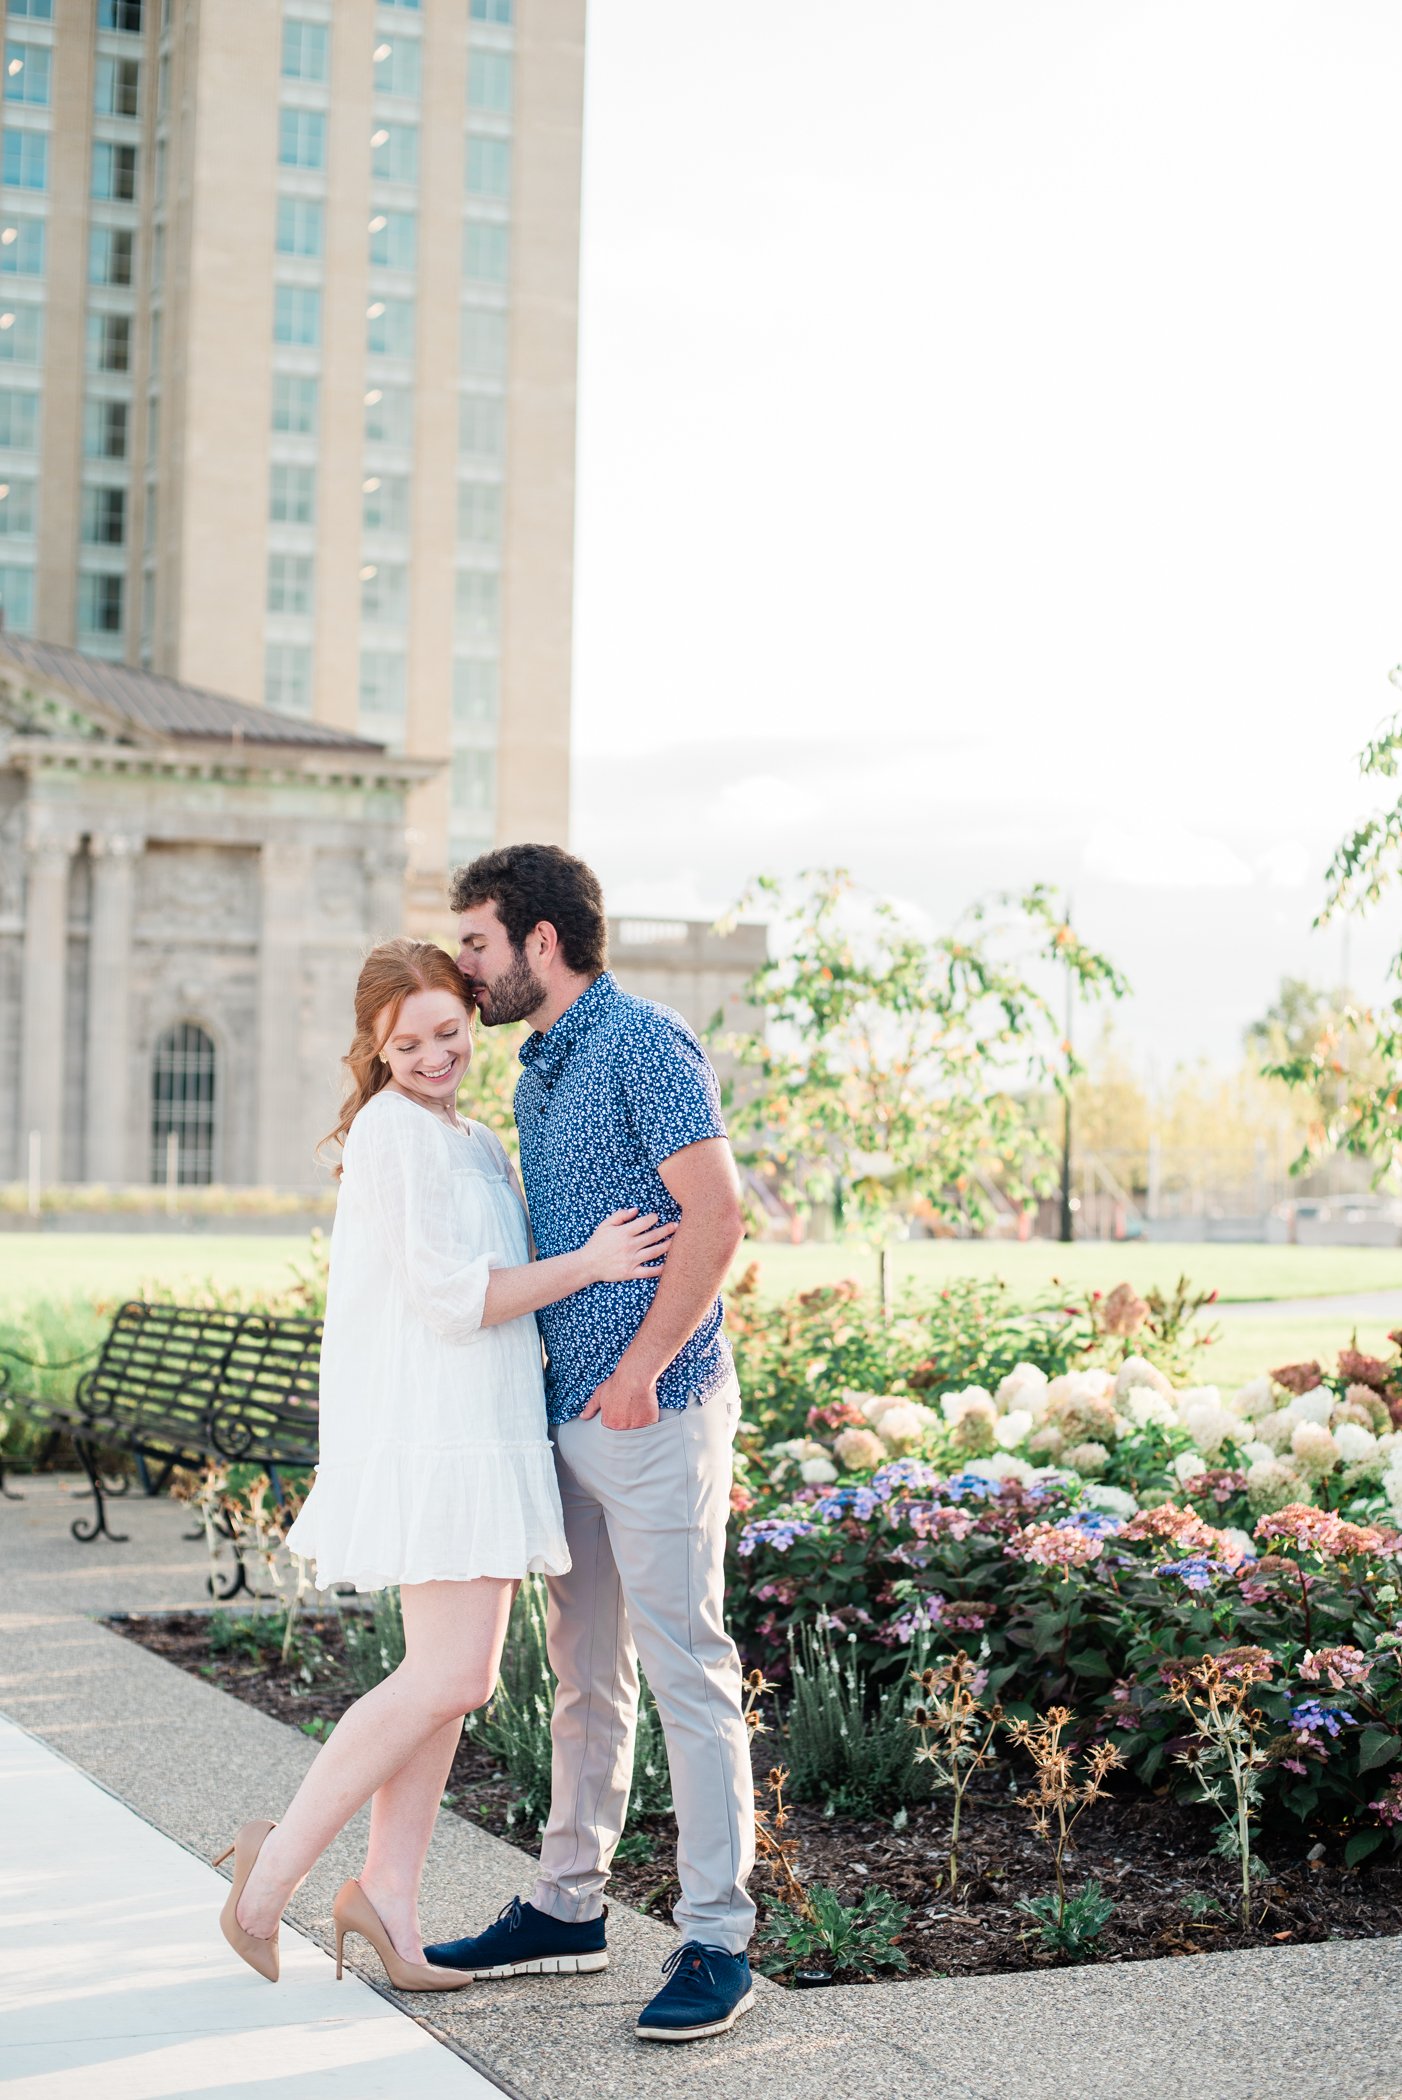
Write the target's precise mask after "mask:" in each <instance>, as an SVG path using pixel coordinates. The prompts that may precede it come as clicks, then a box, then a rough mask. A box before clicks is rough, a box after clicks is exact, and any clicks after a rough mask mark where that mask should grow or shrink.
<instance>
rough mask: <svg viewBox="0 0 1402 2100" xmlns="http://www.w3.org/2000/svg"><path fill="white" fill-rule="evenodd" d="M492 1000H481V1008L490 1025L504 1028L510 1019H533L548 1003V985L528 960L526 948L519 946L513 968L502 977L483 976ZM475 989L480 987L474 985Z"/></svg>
mask: <svg viewBox="0 0 1402 2100" xmlns="http://www.w3.org/2000/svg"><path fill="white" fill-rule="evenodd" d="M483 985H484V989H485V991H486V993H487V999H488V1004H487V1005H486V1006H485V1007H484V1006H483V1005H482V1004H481V1002H480V1000H479V1001H478V1005H477V1011H478V1013H479V1014H480V1015H481V1017H482V1020H483V1022H484V1023H485V1024H486V1026H487V1027H488V1028H501V1027H504V1026H505V1025H506V1023H507V1022H508V1021H529V1019H530V1017H531V1015H532V1014H533V1013H536V1012H538V1011H539V1009H540V1008H541V1007H542V1006H543V1005H544V1004H545V998H546V991H545V986H544V985H543V984H542V983H541V981H540V979H539V978H538V977H537V976H536V974H535V972H534V970H532V968H531V966H530V964H529V963H528V962H527V961H526V956H525V950H524V949H518V950H517V951H516V955H515V959H514V960H513V962H512V964H511V966H510V968H509V969H506V970H503V971H502V973H501V975H500V977H493V978H491V979H489V980H483ZM473 989H474V992H475V990H476V987H475V985H474V987H473Z"/></svg>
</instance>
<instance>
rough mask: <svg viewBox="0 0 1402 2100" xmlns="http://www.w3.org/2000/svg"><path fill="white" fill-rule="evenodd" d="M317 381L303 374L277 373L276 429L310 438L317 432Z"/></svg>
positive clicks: (275, 394) (274, 424)
mask: <svg viewBox="0 0 1402 2100" xmlns="http://www.w3.org/2000/svg"><path fill="white" fill-rule="evenodd" d="M317 391H318V387H317V381H316V380H315V379H312V378H309V377H307V376H306V374H304V373H301V372H274V374H273V429H274V430H286V431H289V432H291V433H292V434H293V435H294V436H296V437H309V436H310V435H311V434H312V433H313V432H314V431H315V429H316V411H317Z"/></svg>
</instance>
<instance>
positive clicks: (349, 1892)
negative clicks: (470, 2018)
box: [331, 1881, 472, 1991]
mask: <svg viewBox="0 0 1402 2100" xmlns="http://www.w3.org/2000/svg"><path fill="white" fill-rule="evenodd" d="M331 1915H332V1918H333V1919H334V1920H335V1925H336V1974H337V1975H338V1976H339V1975H340V1973H341V1955H342V1949H343V1948H344V1946H345V1943H346V1940H347V1937H348V1936H349V1935H350V1934H351V1933H353V1932H358V1933H359V1934H360V1937H361V1938H362V1939H363V1940H368V1941H369V1942H370V1945H371V1946H372V1947H373V1948H374V1950H375V1952H376V1953H377V1954H378V1955H379V1957H380V1961H381V1964H382V1965H383V1968H384V1972H385V1975H386V1976H387V1977H388V1978H389V1980H390V1982H391V1983H392V1984H393V1985H394V1988H395V1989H396V1990H397V1991H460V1990H461V1989H462V1987H463V1985H464V1984H466V1983H471V1981H472V1977H471V1974H470V1973H466V1974H465V1973H464V1972H463V1970H461V1969H435V1968H432V1967H430V1965H429V1964H428V1963H427V1962H422V1961H405V1959H404V1957H403V1955H402V1954H400V1952H399V1951H398V1949H397V1948H396V1946H395V1944H394V1942H393V1940H392V1939H391V1938H390V1936H389V1934H388V1933H387V1932H386V1931H385V1928H384V1923H383V1921H382V1919H381V1917H380V1914H379V1912H378V1911H377V1910H376V1908H375V1906H374V1904H373V1903H372V1902H371V1901H370V1898H369V1897H368V1896H367V1895H366V1893H365V1891H364V1889H363V1888H362V1887H361V1886H360V1883H359V1882H358V1881H346V1882H343V1883H342V1884H341V1886H340V1888H339V1889H338V1890H337V1891H336V1900H335V1902H334V1903H333V1904H332V1906H331Z"/></svg>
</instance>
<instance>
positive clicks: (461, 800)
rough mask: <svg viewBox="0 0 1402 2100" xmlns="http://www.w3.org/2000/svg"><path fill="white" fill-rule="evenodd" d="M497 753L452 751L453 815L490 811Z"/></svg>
mask: <svg viewBox="0 0 1402 2100" xmlns="http://www.w3.org/2000/svg"><path fill="white" fill-rule="evenodd" d="M496 771H497V764H496V755H495V753H493V752H491V751H455V752H454V753H453V767H452V786H451V789H450V794H451V797H452V804H453V815H454V816H455V817H461V816H467V815H469V814H473V813H482V812H485V811H487V810H490V809H491V808H492V807H493V805H494V803H495V801H496V792H497V781H496Z"/></svg>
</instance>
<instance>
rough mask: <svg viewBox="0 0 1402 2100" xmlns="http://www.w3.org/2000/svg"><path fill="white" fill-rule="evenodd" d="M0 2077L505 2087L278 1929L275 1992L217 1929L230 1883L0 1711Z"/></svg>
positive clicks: (32, 2089)
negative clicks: (0, 1842) (0, 1848)
mask: <svg viewBox="0 0 1402 2100" xmlns="http://www.w3.org/2000/svg"><path fill="white" fill-rule="evenodd" d="M0 1819H3V1829H4V1833H5V1839H4V1855H3V1861H0V2085H3V2086H4V2087H5V2088H6V2090H7V2092H8V2093H10V2094H12V2095H13V2096H14V2100H58V2096H59V2095H64V2094H69V2093H78V2092H81V2091H84V2090H89V2089H91V2090H92V2091H94V2092H99V2093H101V2094H102V2095H103V2100H174V2096H177V2095H181V2094H186V2093H190V2094H195V2093H198V2094H201V2095H205V2096H210V2100H213V2096H220V2100H253V2096H254V2095H259V2094H265V2093H267V2092H269V2091H281V2090H283V2089H284V2088H286V2089H287V2090H291V2088H292V2086H293V2085H294V2084H297V2085H300V2086H301V2087H302V2089H303V2090H304V2091H305V2092H307V2093H308V2094H317V2095H320V2094H323V2093H324V2094H326V2095H327V2096H328V2100H330V2096H333V2095H342V2096H344V2100H379V2096H381V2095H383V2096H384V2100H396V2096H399V2095H402V2094H404V2093H406V2092H410V2091H412V2092H413V2093H414V2095H415V2100H474V2096H486V2095H492V2094H496V2093H499V2091H500V2088H499V2087H496V2086H493V2085H490V2084H489V2083H488V2082H487V2080H486V2079H485V2078H483V2077H482V2076H481V2075H480V2074H479V2073H478V2072H476V2071H474V2070H473V2069H472V2068H471V2066H470V2065H469V2064H467V2063H465V2062H464V2061H463V2060H462V2058H461V2057H458V2056H455V2055H454V2054H453V2053H452V2052H451V2051H450V2050H448V2049H445V2048H442V2047H441V2046H440V2045H439V2044H438V2042H436V2041H435V2040H434V2039H433V2037H432V2036H431V2035H430V2034H428V2033H427V2032H426V2031H425V2030H424V2029H423V2028H422V2027H420V2026H417V2025H416V2024H415V2022H414V2021H412V2020H410V2019H406V2018H405V2016H404V2015H403V2014H402V2013H401V2012H400V2011H399V2010H398V2009H397V2007H396V2006H394V2005H393V2004H392V2003H391V2002H390V2001H389V2000H388V1999H387V1998H384V1997H381V1996H379V1995H378V1994H377V1993H376V1992H374V1991H372V1990H370V1989H369V1988H368V1986H367V1985H365V1984H364V1983H362V1982H361V1981H360V1980H359V1978H358V1977H354V1976H347V1977H345V1978H344V1979H343V1981H342V1982H340V1983H337V1982H336V1971H335V1964H334V1963H333V1961H332V1960H331V1957H330V1956H329V1955H328V1954H326V1953H323V1951H322V1950H321V1949H320V1948H319V1947H317V1946H316V1945H315V1944H314V1943H313V1942H312V1941H311V1940H308V1939H304V1938H303V1937H302V1936H301V1934H300V1933H297V1932H295V1931H289V1930H287V1929H284V1931H283V1933H282V1936H281V1951H282V1975H281V1978H280V1980H279V1982H278V1983H277V1985H276V1986H275V1987H273V1986H270V1985H268V1984H266V1983H265V1982H263V1980H262V1978H261V1977H258V1976H255V1975H254V1974H253V1973H252V1971H251V1970H249V1969H246V1968H244V1967H243V1965H242V1964H241V1963H240V1962H239V1961H238V1960H237V1959H236V1957H235V1956H234V1955H233V1954H232V1953H231V1951H230V1949H229V1948H228V1947H227V1946H226V1945H225V1943H224V1940H223V1937H222V1936H221V1934H220V1931H219V1926H218V1913H219V1907H220V1905H221V1904H222V1902H223V1900H224V1895H225V1890H226V1885H225V1883H224V1881H223V1879H222V1877H221V1876H219V1875H218V1874H215V1873H214V1872H213V1871H212V1870H211V1869H210V1868H209V1867H207V1866H205V1865H204V1864H203V1863H202V1862H201V1861H199V1860H197V1859H195V1858H193V1857H192V1856H191V1855H190V1854H189V1853H188V1852H185V1851H182V1850H181V1848H180V1846H179V1845H176V1844H174V1843H172V1841H171V1840H170V1839H169V1838H167V1837H162V1836H161V1834H160V1832H159V1831H156V1830H153V1829H152V1828H151V1826H150V1824H149V1823H144V1822H142V1821H141V1820H140V1818H139V1817H137V1816H135V1815H133V1814H132V1812H131V1810H130V1809H128V1808H126V1807H125V1806H124V1805H123V1804H122V1803H121V1802H120V1801H118V1800H116V1799H115V1798H114V1797H113V1796H112V1795H110V1794H107V1793H104V1792H103V1790H102V1789H101V1787H99V1786H97V1785H95V1784H94V1782H93V1781H92V1780H91V1779H88V1778H85V1777H84V1776H83V1774H82V1773H80V1772H78V1771H76V1770H75V1769H74V1767H73V1766H72V1765H69V1764H67V1763H65V1762H64V1760H63V1759H62V1758H61V1757H59V1756H57V1755H56V1754H55V1753H54V1752H53V1751H52V1750H49V1749H46V1748H45V1747H44V1746H43V1745H42V1744H41V1743H38V1742H36V1741H35V1739H34V1738H33V1737H32V1736H28V1735H25V1734H23V1733H22V1732H21V1730H19V1729H18V1728H16V1727H15V1726H14V1725H13V1724H12V1723H10V1722H8V1721H3V1720H0Z"/></svg>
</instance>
